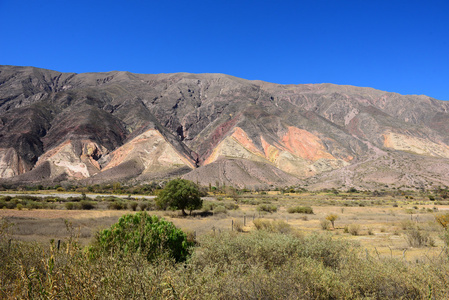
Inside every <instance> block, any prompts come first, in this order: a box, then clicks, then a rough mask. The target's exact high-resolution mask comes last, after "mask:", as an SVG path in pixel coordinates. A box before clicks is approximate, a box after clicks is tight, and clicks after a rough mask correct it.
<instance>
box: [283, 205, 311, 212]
mask: <svg viewBox="0 0 449 300" xmlns="http://www.w3.org/2000/svg"><path fill="white" fill-rule="evenodd" d="M287 211H288V212H289V213H291V214H313V209H312V208H311V207H310V206H294V207H289V208H288V209H287Z"/></svg>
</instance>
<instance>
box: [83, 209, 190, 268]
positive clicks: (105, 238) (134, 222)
mask: <svg viewBox="0 0 449 300" xmlns="http://www.w3.org/2000/svg"><path fill="white" fill-rule="evenodd" d="M189 247H190V245H189V242H188V241H187V236H186V234H185V233H184V232H183V231H182V230H181V229H178V228H176V227H175V225H173V223H171V222H168V221H166V220H164V219H162V218H159V217H158V216H150V215H148V214H147V213H146V212H138V213H136V214H128V215H124V216H122V217H121V218H120V219H119V221H118V223H115V224H114V225H112V226H111V228H109V229H105V230H102V231H100V232H99V233H98V234H97V236H96V241H95V242H94V244H93V245H92V246H91V247H90V248H89V251H90V253H91V254H92V255H93V256H92V257H95V255H96V254H107V253H117V254H119V255H122V254H127V253H140V254H141V255H143V256H144V257H146V258H147V259H148V260H149V261H151V260H153V259H155V258H157V257H159V256H164V255H168V256H169V257H172V258H174V259H175V260H176V261H184V260H185V259H186V258H187V255H188V254H189Z"/></svg>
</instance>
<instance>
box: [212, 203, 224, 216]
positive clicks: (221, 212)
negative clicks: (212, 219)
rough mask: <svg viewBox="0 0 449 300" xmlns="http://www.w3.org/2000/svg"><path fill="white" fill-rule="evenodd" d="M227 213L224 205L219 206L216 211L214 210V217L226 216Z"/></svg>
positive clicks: (215, 208)
mask: <svg viewBox="0 0 449 300" xmlns="http://www.w3.org/2000/svg"><path fill="white" fill-rule="evenodd" d="M227 212H228V210H227V209H226V207H224V206H223V205H218V206H216V207H214V209H213V213H214V215H218V214H225V213H227Z"/></svg>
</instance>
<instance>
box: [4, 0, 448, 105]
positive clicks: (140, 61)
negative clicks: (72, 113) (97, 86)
mask: <svg viewBox="0 0 449 300" xmlns="http://www.w3.org/2000/svg"><path fill="white" fill-rule="evenodd" d="M0 28H1V35H0V64H3V65H19V66H35V67H40V68H47V69H53V70H57V71H62V72H77V73H82V72H100V71H112V70H121V71H130V72H134V73H174V72H190V73H225V74H229V75H234V76H237V77H242V78H245V79H260V80H264V81H269V82H275V83H282V84H289V83H292V84H300V83H323V82H329V83H335V84H350V85H356V86H369V87H373V88H376V89H381V90H386V91H390V92H398V93H401V94H425V95H428V96H431V97H434V98H436V99H440V100H449V1H447V0H441V1H435V0H429V1H423V0H420V1H414V0H408V1H395V0H390V1H384V0H370V1H368V0H357V1H344V0H340V1H337V0H328V1H324V0H309V1H299V0H297V1H282V0H279V1H262V0H259V1H252V0H251V1H249V0H248V1H246V0H226V1H224V0H223V1H221V0H215V1H212V0H210V1H205V0H204V1H199V0H191V1H180V0H172V1H170V0H166V1H164V0H159V1H151V0H148V1H138V0H128V1H126V0H121V1H115V0H109V1H103V0H101V1H96V0H90V1H84V0H78V1H66V0H58V1H54V0H43V1H36V0H33V1H30V0H0Z"/></svg>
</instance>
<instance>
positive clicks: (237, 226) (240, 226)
mask: <svg viewBox="0 0 449 300" xmlns="http://www.w3.org/2000/svg"><path fill="white" fill-rule="evenodd" d="M232 224H233V226H234V229H235V231H237V232H243V223H242V221H240V220H233V223H232Z"/></svg>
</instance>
